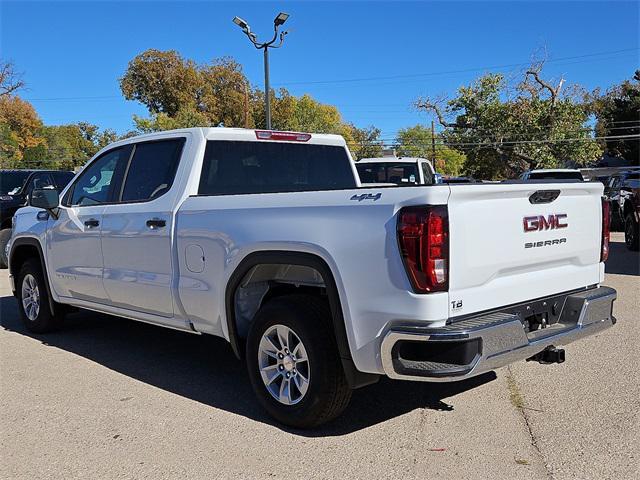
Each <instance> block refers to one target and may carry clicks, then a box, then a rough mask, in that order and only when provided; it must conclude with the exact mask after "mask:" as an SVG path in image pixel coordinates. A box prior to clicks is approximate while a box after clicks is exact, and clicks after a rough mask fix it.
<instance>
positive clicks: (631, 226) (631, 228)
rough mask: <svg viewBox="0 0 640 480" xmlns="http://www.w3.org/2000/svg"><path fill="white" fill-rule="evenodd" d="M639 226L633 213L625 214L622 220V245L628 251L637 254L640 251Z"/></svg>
mask: <svg viewBox="0 0 640 480" xmlns="http://www.w3.org/2000/svg"><path fill="white" fill-rule="evenodd" d="M639 230H640V226H639V225H638V222H637V221H636V218H635V217H634V215H633V213H631V212H629V213H627V216H626V217H625V219H624V243H625V244H626V245H627V248H628V249H629V250H632V251H634V252H637V251H638V250H640V231H639Z"/></svg>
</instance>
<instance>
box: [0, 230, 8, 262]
mask: <svg viewBox="0 0 640 480" xmlns="http://www.w3.org/2000/svg"><path fill="white" fill-rule="evenodd" d="M10 238H11V229H10V228H5V229H3V230H0V268H7V266H8V265H9V262H8V261H7V254H6V252H5V248H6V246H7V243H8V242H9V239H10Z"/></svg>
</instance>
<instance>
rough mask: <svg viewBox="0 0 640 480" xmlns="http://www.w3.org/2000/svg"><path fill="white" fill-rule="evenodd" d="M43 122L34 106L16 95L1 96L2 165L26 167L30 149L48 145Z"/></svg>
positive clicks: (0, 146) (0, 163) (0, 141)
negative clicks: (43, 135) (42, 134)
mask: <svg viewBox="0 0 640 480" xmlns="http://www.w3.org/2000/svg"><path fill="white" fill-rule="evenodd" d="M41 131H42V121H41V120H40V117H38V114H37V113H36V111H35V109H34V108H33V106H32V105H31V104H30V103H29V102H26V101H25V100H22V99H21V98H20V97H17V96H14V95H2V96H0V165H1V166H2V167H4V168H7V167H14V168H15V167H22V166H25V161H24V155H25V151H26V150H27V149H29V148H34V147H37V146H39V145H43V144H46V140H45V139H44V138H43V137H42V136H41Z"/></svg>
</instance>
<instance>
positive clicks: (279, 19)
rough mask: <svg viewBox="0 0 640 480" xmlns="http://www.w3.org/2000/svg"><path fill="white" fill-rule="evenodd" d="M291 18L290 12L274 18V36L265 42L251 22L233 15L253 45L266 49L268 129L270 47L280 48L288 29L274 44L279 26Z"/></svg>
mask: <svg viewBox="0 0 640 480" xmlns="http://www.w3.org/2000/svg"><path fill="white" fill-rule="evenodd" d="M287 18H289V14H288V13H283V12H280V13H279V14H278V16H277V17H276V18H275V19H274V20H273V38H272V39H271V40H270V41H268V42H264V43H260V42H258V37H257V36H256V34H255V33H253V32H252V31H251V27H249V24H248V23H247V22H245V21H244V20H243V19H241V18H240V17H233V23H235V24H236V25H238V26H239V27H240V28H241V29H242V31H243V32H244V33H245V35H246V36H247V37H248V38H249V40H250V41H251V43H253V46H254V47H256V48H257V49H258V50H263V51H264V113H265V118H266V122H267V130H271V96H270V95H269V49H270V48H280V47H281V46H282V43H283V42H284V37H285V35H286V34H287V33H289V32H287V31H284V32H282V33H280V42H279V43H278V44H277V45H274V43H275V41H276V40H277V39H278V28H279V27H280V25H283V24H284V22H286V21H287Z"/></svg>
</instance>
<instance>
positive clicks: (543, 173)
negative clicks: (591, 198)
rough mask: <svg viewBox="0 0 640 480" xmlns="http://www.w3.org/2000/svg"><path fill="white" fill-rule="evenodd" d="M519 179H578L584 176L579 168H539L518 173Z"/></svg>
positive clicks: (582, 178)
mask: <svg viewBox="0 0 640 480" xmlns="http://www.w3.org/2000/svg"><path fill="white" fill-rule="evenodd" d="M520 179H521V180H525V181H530V180H580V181H584V177H583V176H582V173H581V172H580V170H576V169H572V168H553V169H552V168H549V169H541V170H527V171H526V172H524V173H523V174H522V175H520Z"/></svg>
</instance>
